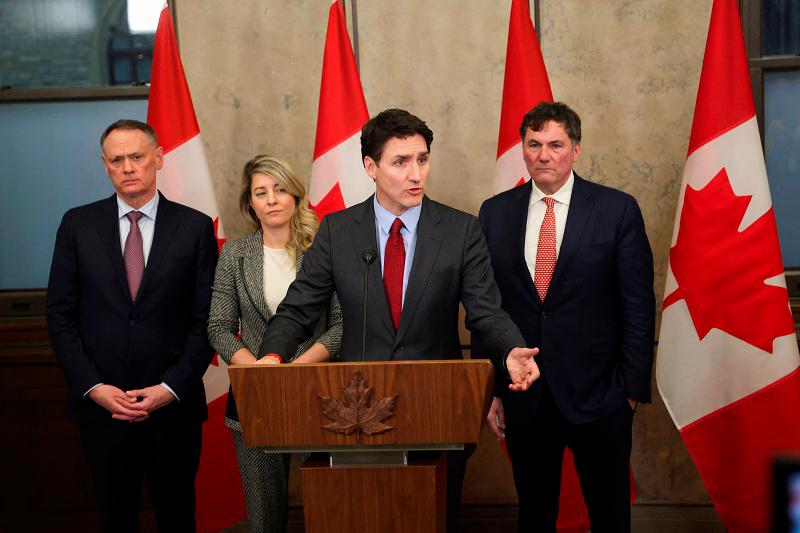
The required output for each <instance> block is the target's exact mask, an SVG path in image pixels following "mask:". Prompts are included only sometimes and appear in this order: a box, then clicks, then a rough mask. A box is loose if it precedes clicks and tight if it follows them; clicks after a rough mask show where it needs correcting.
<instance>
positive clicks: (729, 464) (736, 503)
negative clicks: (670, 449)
mask: <svg viewBox="0 0 800 533" xmlns="http://www.w3.org/2000/svg"><path fill="white" fill-rule="evenodd" d="M797 413H800V369H798V370H795V371H794V372H792V373H790V374H789V375H787V376H786V377H784V378H783V379H781V380H778V381H776V382H774V383H772V384H771V385H769V386H767V387H765V388H763V389H761V390H759V391H757V392H755V393H753V394H751V395H750V396H747V397H745V398H742V399H741V400H739V401H737V402H734V403H732V404H729V405H727V406H726V407H724V408H722V409H719V410H718V411H715V412H713V413H711V414H710V415H707V416H705V417H703V418H701V419H699V420H697V421H695V422H693V423H691V424H689V425H687V426H686V427H684V428H683V430H682V431H681V436H682V437H683V439H684V441H685V442H686V446H687V447H688V449H689V452H690V453H691V455H692V458H693V459H694V462H695V464H696V465H697V469H698V470H699V471H700V475H701V476H702V478H703V480H704V481H705V483H706V487H707V488H708V492H709V494H710V495H711V498H712V500H714V504H715V505H716V507H717V511H718V512H719V514H720V517H721V518H722V521H723V522H724V523H725V526H726V527H727V528H728V531H730V532H731V533H736V532H744V531H768V530H769V524H770V516H769V512H770V504H769V495H770V461H771V459H772V457H774V455H775V454H776V453H778V452H782V451H787V450H791V451H797V447H798V444H800V424H798V423H797ZM721 443H724V445H721Z"/></svg>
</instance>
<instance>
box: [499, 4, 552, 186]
mask: <svg viewBox="0 0 800 533" xmlns="http://www.w3.org/2000/svg"><path fill="white" fill-rule="evenodd" d="M552 101H553V92H552V91H551V90H550V80H549V79H548V77H547V69H546V68H545V66H544V59H543V58H542V50H541V49H540V48H539V41H538V39H536V32H535V31H534V29H533V23H532V22H531V11H530V7H529V6H528V0H512V2H511V17H510V19H509V21H508V45H507V47H506V74H505V79H504V80H503V103H502V107H501V108H500V133H499V135H498V136H497V164H496V166H495V171H494V184H493V187H492V192H493V193H494V194H497V193H501V192H503V191H505V190H508V189H511V188H512V187H516V186H517V185H522V184H523V183H525V182H526V181H528V180H529V179H530V175H529V174H528V169H527V168H525V162H524V160H523V159H522V141H521V140H520V137H519V126H520V124H522V117H524V116H525V113H527V112H528V111H530V110H531V109H533V108H534V107H535V106H536V104H538V103H539V102H552Z"/></svg>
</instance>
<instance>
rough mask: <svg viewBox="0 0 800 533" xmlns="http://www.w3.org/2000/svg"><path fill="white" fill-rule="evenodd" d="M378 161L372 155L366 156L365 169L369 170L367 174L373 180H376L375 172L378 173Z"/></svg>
mask: <svg viewBox="0 0 800 533" xmlns="http://www.w3.org/2000/svg"><path fill="white" fill-rule="evenodd" d="M377 167H378V163H376V162H375V160H374V159H372V158H371V157H370V156H368V155H366V156H364V170H366V171H367V174H368V175H369V177H370V178H372V181H375V174H376V173H377Z"/></svg>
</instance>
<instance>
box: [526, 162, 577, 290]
mask: <svg viewBox="0 0 800 533" xmlns="http://www.w3.org/2000/svg"><path fill="white" fill-rule="evenodd" d="M574 184H575V174H574V173H573V172H570V174H569V178H568V179H567V182H566V183H565V184H564V185H563V186H562V187H561V188H560V189H558V190H557V191H556V192H555V194H551V195H550V197H551V198H553V200H555V202H554V204H553V213H554V214H555V217H556V259H558V254H559V252H560V251H561V242H562V241H563V240H564V228H566V227H567V214H568V213H569V202H570V200H571V199H572V187H573V185H574ZM531 185H532V186H533V187H532V189H531V199H530V202H529V203H528V221H527V223H526V224H525V262H526V263H527V265H528V271H529V272H530V273H531V279H536V277H535V274H536V249H537V247H538V246H539V230H540V229H541V227H542V221H543V220H544V213H545V211H547V204H545V203H544V198H545V197H546V196H548V195H546V194H545V193H543V192H542V191H540V190H539V188H538V187H536V183H533V182H531Z"/></svg>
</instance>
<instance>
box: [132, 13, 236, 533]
mask: <svg viewBox="0 0 800 533" xmlns="http://www.w3.org/2000/svg"><path fill="white" fill-rule="evenodd" d="M147 122H148V124H150V125H151V126H152V127H153V129H154V130H155V131H156V135H157V137H158V141H159V144H160V145H161V146H162V147H163V148H164V166H163V167H162V169H161V171H159V173H158V189H159V190H160V191H161V192H162V193H164V196H166V197H167V198H169V199H170V200H173V201H176V202H179V203H182V204H184V205H188V206H190V207H193V208H195V209H197V210H199V211H202V212H204V213H206V214H207V215H209V216H210V217H211V218H212V219H213V220H214V229H215V231H216V234H217V240H218V242H219V245H220V247H221V246H222V243H223V242H224V241H225V239H224V237H223V232H222V225H221V224H220V221H219V209H218V208H217V200H216V198H215V196H214V188H213V185H212V182H211V175H210V174H209V171H208V164H207V163H206V156H205V151H204V149H203V140H202V139H201V138H200V127H199V126H198V124H197V117H196V116H195V113H194V107H193V106H192V97H191V95H190V94H189V86H188V85H187V83H186V76H185V74H184V72H183V65H182V64H181V58H180V55H179V54H178V46H177V42H176V39H175V29H174V26H173V22H172V16H171V15H170V12H169V9H168V8H167V6H166V5H165V6H164V8H163V9H162V11H161V15H160V17H159V20H158V29H157V30H156V40H155V48H154V51H153V67H152V77H151V84H150V99H149V101H148V105H147ZM203 383H204V385H205V391H206V401H207V402H208V418H209V419H208V422H207V423H206V424H204V426H203V449H202V455H201V457H200V471H199V472H198V475H197V480H196V488H197V512H196V517H197V530H198V531H200V532H206V531H208V532H211V531H219V530H221V529H224V528H225V527H227V526H230V525H231V524H234V523H236V522H239V521H241V520H243V519H244V516H245V509H244V496H243V494H242V486H241V482H240V481H239V472H238V470H237V468H236V454H235V452H234V449H233V440H232V439H231V436H230V432H229V431H228V430H227V429H226V428H225V424H224V415H225V403H226V401H227V396H228V394H227V393H228V372H227V368H226V366H225V363H224V362H222V361H221V360H220V359H219V358H217V357H216V356H215V358H214V361H213V362H212V364H211V365H209V367H208V370H207V371H206V374H205V376H203Z"/></svg>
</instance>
